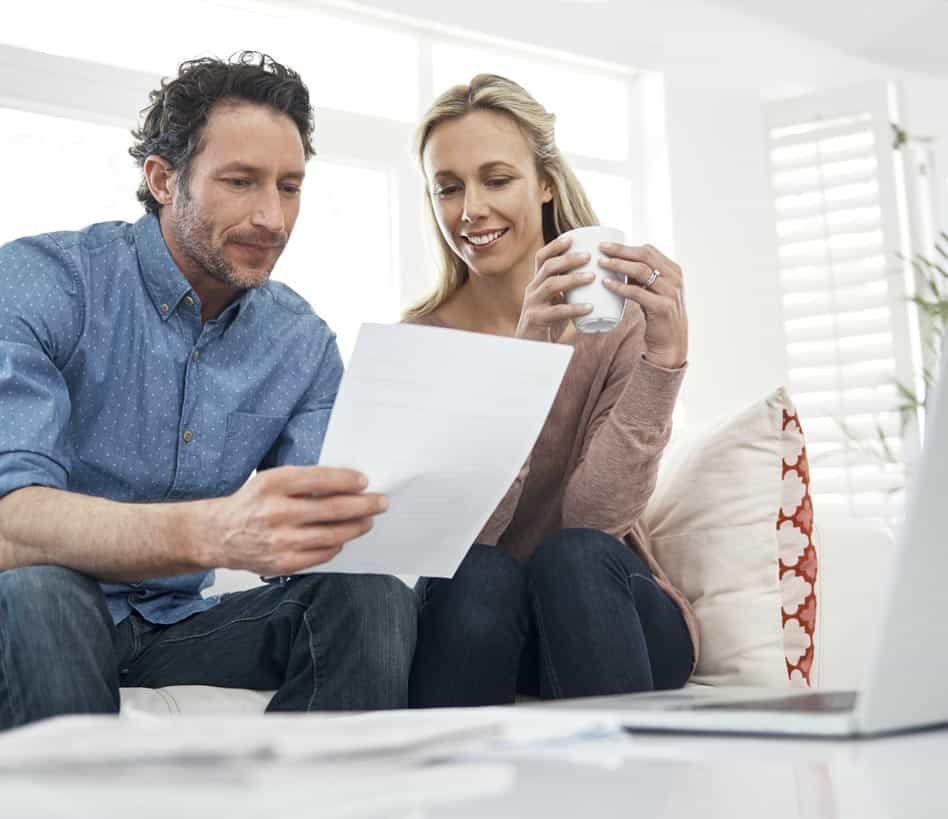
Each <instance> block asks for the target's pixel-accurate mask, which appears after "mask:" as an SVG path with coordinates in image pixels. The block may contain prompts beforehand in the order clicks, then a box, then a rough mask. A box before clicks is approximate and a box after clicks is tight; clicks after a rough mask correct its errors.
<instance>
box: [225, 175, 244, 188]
mask: <svg viewBox="0 0 948 819" xmlns="http://www.w3.org/2000/svg"><path fill="white" fill-rule="evenodd" d="M224 182H226V183H227V184H228V185H230V186H231V187H232V188H246V187H247V186H248V185H250V180H249V179H238V178H237V177H230V178H228V179H225V180H224Z"/></svg>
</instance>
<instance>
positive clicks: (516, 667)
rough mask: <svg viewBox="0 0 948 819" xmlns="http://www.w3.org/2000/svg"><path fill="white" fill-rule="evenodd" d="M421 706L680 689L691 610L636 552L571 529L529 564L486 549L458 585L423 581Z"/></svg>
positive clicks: (415, 684) (464, 566) (417, 699)
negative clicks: (657, 580)
mask: <svg viewBox="0 0 948 819" xmlns="http://www.w3.org/2000/svg"><path fill="white" fill-rule="evenodd" d="M416 591H417V592H418V594H419V597H420V601H421V610H420V613H419V621H418V645H417V647H416V649H415V659H414V663H413V664H412V670H411V682H410V685H409V702H410V704H411V705H412V706H414V707H433V706H462V705H496V704H501V703H509V702H513V700H514V697H515V695H516V694H517V693H523V694H528V695H530V696H539V697H540V698H542V699H561V698H564V697H586V696H594V695H597V694H620V693H629V692H633V691H651V690H654V689H669V688H680V687H681V686H683V685H684V684H685V682H687V680H688V676H689V675H690V673H691V666H692V662H693V651H694V649H693V646H692V643H691V637H690V636H689V634H688V628H687V626H686V625H685V620H684V618H683V617H682V614H681V610H680V609H679V608H678V606H677V605H676V604H675V602H674V601H673V600H672V599H671V597H669V596H668V595H667V594H666V593H665V592H664V591H662V590H661V589H660V588H659V587H658V586H657V585H656V583H655V580H654V578H653V577H652V574H651V572H649V570H648V568H647V567H646V566H645V564H644V563H643V562H642V560H641V559H640V558H639V557H638V556H637V555H636V554H635V553H634V552H633V551H632V550H630V549H629V548H628V547H627V546H626V545H625V544H624V543H621V542H620V541H618V540H616V539H615V538H613V537H611V536H609V535H607V534H604V533H602V532H599V531H596V530H593V529H563V530H561V531H559V532H556V533H554V534H552V535H551V536H550V537H548V538H547V539H546V540H545V541H544V542H543V543H541V544H540V546H539V547H538V548H537V550H536V551H535V552H534V553H533V555H532V556H531V557H530V558H529V559H528V560H526V561H516V560H514V559H513V558H512V557H510V555H509V554H508V553H507V552H506V551H504V550H503V549H502V548H499V547H495V546H481V545H475V546H473V547H472V548H471V550H470V551H469V552H468V554H467V556H466V557H465V558H464V560H463V562H462V563H461V566H460V567H459V569H458V571H457V572H456V573H455V575H454V578H453V579H451V580H446V579H433V578H422V579H421V580H420V581H419V582H418V586H417V587H416Z"/></svg>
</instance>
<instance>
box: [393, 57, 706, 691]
mask: <svg viewBox="0 0 948 819" xmlns="http://www.w3.org/2000/svg"><path fill="white" fill-rule="evenodd" d="M553 119H554V118H553V116H552V115H551V114H549V113H547V112H546V110H545V109H544V108H543V107H542V106H541V105H540V104H539V103H538V102H537V101H536V100H534V99H533V98H532V97H531V96H530V95H529V94H528V93H527V92H526V91H525V90H524V89H523V88H521V87H520V86H519V85H517V84H516V83H514V82H511V81H510V80H507V79H504V78H503V77H498V76H495V75H488V74H481V75H478V76H476V77H475V78H474V79H473V80H472V81H471V83H470V85H468V86H457V87H455V88H452V89H450V90H449V91H447V92H445V93H444V94H442V95H441V96H440V97H439V98H438V99H437V100H436V101H435V103H434V104H433V106H432V107H431V109H430V111H429V112H428V114H427V115H426V117H425V118H424V120H423V122H422V124H421V127H420V129H419V139H418V153H419V158H420V160H421V165H422V169H423V172H424V175H425V179H426V182H427V192H428V203H429V205H430V212H431V215H432V216H433V217H434V220H435V223H436V225H437V229H438V236H439V243H440V246H441V251H442V255H443V271H442V274H441V278H440V281H439V283H438V285H437V287H436V289H435V291H434V292H433V293H432V294H431V296H430V297H428V298H427V299H425V300H424V301H422V302H421V303H420V304H418V305H417V306H416V307H414V308H412V309H411V310H409V311H408V312H407V313H406V315H405V319H406V321H409V322H415V323H419V324H429V325H435V326H441V327H451V328H456V329H461V330H468V331H473V332H480V333H491V334H495V335H504V336H514V337H517V338H523V339H532V340H535V341H546V342H553V343H557V344H570V345H572V346H573V347H574V353H573V357H572V360H571V362H570V365H569V368H568V369H567V372H566V375H565V377H564V380H563V383H562V386H561V388H560V390H559V393H558V395H557V398H556V400H555V402H554V404H553V407H552V408H551V410H550V415H549V417H548V418H547V421H546V424H545V426H544V428H543V430H542V432H541V434H540V436H539V438H538V440H537V442H536V445H535V446H534V448H533V451H532V453H531V455H530V458H529V460H528V462H527V464H526V465H525V466H524V468H523V470H522V471H521V473H520V475H519V476H518V478H517V480H516V481H515V482H514V485H513V486H512V487H511V488H510V491H509V492H508V494H507V495H506V497H505V498H504V499H503V500H502V502H501V503H500V505H499V506H498V508H497V510H496V511H495V512H494V514H493V515H492V517H491V518H490V520H489V521H488V522H487V525H486V526H485V527H484V529H483V531H482V532H481V535H480V537H479V538H478V542H477V544H475V545H474V546H473V547H472V548H471V550H470V552H469V553H468V555H467V556H466V557H465V559H464V560H463V561H462V563H461V566H460V567H459V569H458V571H457V573H456V574H455V576H454V578H453V579H451V580H447V579H430V578H422V579H421V580H420V581H419V584H418V592H419V596H420V598H421V614H420V622H419V635H418V646H417V649H416V653H415V660H414V664H413V667H412V674H411V683H410V694H409V697H410V702H411V703H412V704H413V705H415V706H462V705H487V704H498V703H505V702H511V701H513V699H514V697H515V695H516V694H517V693H518V692H519V693H525V694H529V695H533V696H540V697H542V698H545V699H546V698H560V697H578V696H590V695H596V694H610V693H624V692H631V691H645V690H652V689H664V688H676V687H680V686H682V685H684V683H685V682H686V681H687V679H688V676H689V675H690V673H691V670H692V668H693V665H694V662H695V659H696V656H697V628H696V624H695V619H694V616H693V614H692V612H691V611H690V609H689V607H688V604H687V601H686V600H685V598H684V596H683V595H682V594H681V593H680V592H679V591H678V590H676V589H675V588H673V587H672V586H671V584H670V583H669V582H668V580H667V578H666V577H665V576H664V574H663V573H662V571H661V569H660V568H659V566H658V565H657V564H656V562H655V560H654V558H653V557H652V556H651V554H650V552H649V548H648V540H647V536H646V533H645V532H644V531H643V530H642V527H641V525H640V524H639V522H638V518H639V515H640V514H641V512H642V510H643V509H644V508H645V505H646V502H647V501H648V499H649V495H650V494H651V492H652V489H653V488H654V485H655V476H656V472H657V469H658V462H659V458H660V456H661V453H662V450H663V448H664V447H665V444H666V443H667V441H668V437H669V435H670V432H671V415H672V409H673V406H674V402H675V398H676V396H677V393H678V389H679V385H680V382H681V378H682V376H683V370H684V366H685V360H686V357H687V340H688V322H687V318H686V315H685V308H684V301H683V295H682V294H683V282H682V274H681V269H680V268H679V267H678V265H676V264H675V263H674V262H672V261H671V260H669V259H667V258H666V257H665V256H663V255H662V254H661V253H660V252H659V251H657V250H656V249H654V248H652V247H649V246H645V247H632V246H627V245H604V246H603V247H602V248H601V249H602V252H603V254H604V256H605V259H604V260H603V261H602V262H601V264H603V265H604V266H605V267H607V268H608V269H609V270H611V271H613V272H615V273H616V274H619V275H620V276H625V277H627V279H628V282H629V283H628V284H626V283H622V282H620V281H619V280H616V281H614V282H612V283H610V284H609V285H608V286H609V287H610V289H611V290H613V291H614V292H615V293H618V294H620V295H621V296H623V297H625V298H626V299H628V300H629V301H628V302H627V303H626V310H625V316H624V318H623V320H622V322H621V323H620V324H619V326H618V327H617V328H616V329H614V330H613V331H611V332H608V333H596V334H581V333H577V332H576V330H575V328H574V326H573V324H572V321H573V320H574V319H576V318H577V317H578V316H581V315H583V314H585V313H586V312H588V310H589V308H588V307H587V306H583V305H570V304H566V303H565V298H564V293H566V292H567V291H569V290H571V289H572V288H575V287H578V286H579V285H582V284H587V283H588V281H589V280H590V277H588V276H587V275H585V274H581V273H578V272H573V271H575V268H576V267H577V266H579V265H581V264H583V263H584V262H585V261H586V260H587V259H588V256H584V255H581V254H575V253H570V252H569V247H568V240H567V239H559V238H557V237H558V236H559V234H561V233H563V232H565V231H567V230H570V229H572V228H574V227H580V226H584V225H591V224H596V217H595V214H594V213H593V210H592V208H591V207H590V205H589V202H588V201H587V199H586V196H585V194H584V193H583V190H582V187H581V185H580V184H579V182H578V180H577V179H576V177H575V176H574V174H573V173H572V171H571V170H570V169H569V167H568V166H567V165H566V163H565V161H564V160H563V158H562V157H561V156H560V154H559V151H558V150H557V148H556V144H555V141H554V132H553ZM610 278H611V277H610Z"/></svg>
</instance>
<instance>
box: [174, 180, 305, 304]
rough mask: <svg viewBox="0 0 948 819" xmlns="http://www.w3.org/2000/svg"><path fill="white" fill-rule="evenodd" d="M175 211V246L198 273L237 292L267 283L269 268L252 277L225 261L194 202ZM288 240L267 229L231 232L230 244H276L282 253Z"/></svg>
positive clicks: (187, 200) (184, 203)
mask: <svg viewBox="0 0 948 819" xmlns="http://www.w3.org/2000/svg"><path fill="white" fill-rule="evenodd" d="M176 211H177V213H176V214H175V216H176V218H175V219H174V222H175V234H176V236H175V239H176V240H177V244H178V247H180V248H181V251H182V252H183V253H184V255H185V256H186V257H187V259H188V260H189V261H190V262H191V263H192V264H193V265H194V266H195V267H196V268H197V269H198V270H199V271H201V272H203V273H206V274H207V275H208V276H210V277H211V278H212V279H216V280H217V281H219V282H222V283H224V284H227V285H230V286H231V287H236V288H238V289H240V290H249V289H253V288H255V287H262V286H263V285H264V284H265V283H266V281H267V279H268V278H269V273H270V271H271V270H272V269H273V268H272V266H271V267H270V269H268V270H266V271H264V272H265V273H266V274H267V275H263V276H260V275H253V272H251V271H243V270H241V269H240V268H238V267H237V266H236V265H234V264H233V263H231V262H230V261H228V260H227V258H226V257H225V256H224V242H223V241H222V242H221V243H220V244H218V245H216V246H215V244H214V227H213V224H212V223H211V220H210V219H208V218H206V217H205V216H204V215H202V214H201V212H200V211H199V210H198V209H197V208H196V207H195V206H194V200H193V199H191V198H190V197H184V198H183V201H182V202H181V205H180V206H179V207H176ZM287 238H288V237H287V235H286V234H285V233H282V232H281V233H273V232H272V231H269V230H257V231H253V232H239V233H238V232H236V231H233V232H232V233H231V240H232V241H244V242H248V243H251V244H254V243H257V244H269V245H277V246H279V247H280V248H281V251H282V248H283V247H284V246H285V245H286V241H287Z"/></svg>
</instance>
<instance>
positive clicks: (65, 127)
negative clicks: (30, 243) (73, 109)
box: [0, 108, 144, 243]
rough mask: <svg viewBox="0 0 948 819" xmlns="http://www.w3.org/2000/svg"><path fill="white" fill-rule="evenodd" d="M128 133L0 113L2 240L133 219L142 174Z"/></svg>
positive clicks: (137, 212)
mask: <svg viewBox="0 0 948 819" xmlns="http://www.w3.org/2000/svg"><path fill="white" fill-rule="evenodd" d="M130 144H131V135H130V134H129V131H127V130H125V129H123V128H116V127H114V126H108V125H97V124H94V123H89V122H80V121H78V120H74V119H63V118H60V117H51V116H46V115H43V114H32V113H26V112H24V111H14V110H11V109H6V108H0V155H2V156H4V157H7V159H8V161H7V162H5V163H4V167H3V189H4V192H5V194H4V196H5V200H6V206H5V207H4V211H3V219H2V220H0V243H3V242H8V241H10V240H11V239H16V238H19V237H21V236H29V235H33V234H36V233H45V232H47V231H53V230H77V229H79V228H82V227H85V226H86V225H88V224H91V223H93V222H104V221H110V220H115V219H122V220H127V221H134V220H135V219H138V218H139V217H140V216H141V215H142V214H143V213H144V210H143V209H142V206H141V205H140V204H138V200H136V198H135V191H136V189H137V188H138V180H139V171H138V168H137V166H136V165H135V163H134V161H133V160H132V158H131V157H130V156H129V155H128V147H129V145H130Z"/></svg>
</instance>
